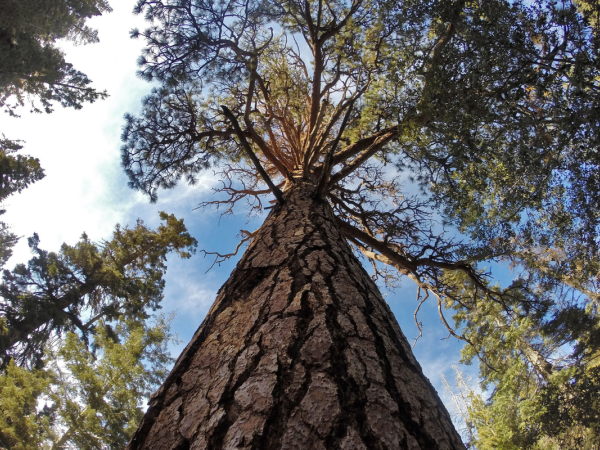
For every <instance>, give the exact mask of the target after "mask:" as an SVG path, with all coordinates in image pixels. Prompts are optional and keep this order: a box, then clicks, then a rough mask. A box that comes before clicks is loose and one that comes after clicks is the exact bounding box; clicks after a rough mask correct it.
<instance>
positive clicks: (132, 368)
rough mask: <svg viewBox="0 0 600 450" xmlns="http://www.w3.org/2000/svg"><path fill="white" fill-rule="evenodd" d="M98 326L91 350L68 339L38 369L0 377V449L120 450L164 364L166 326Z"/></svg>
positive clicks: (121, 322) (13, 368)
mask: <svg viewBox="0 0 600 450" xmlns="http://www.w3.org/2000/svg"><path fill="white" fill-rule="evenodd" d="M111 324H112V325H109V323H108V322H104V321H99V323H97V325H96V326H95V327H94V328H95V334H94V336H93V345H92V346H89V345H87V342H86V341H85V340H84V339H82V338H81V335H80V334H79V335H78V334H76V333H72V332H68V333H66V338H65V339H64V340H62V341H60V342H59V343H58V345H50V346H48V347H47V350H48V352H47V354H46V356H45V368H44V369H35V370H28V369H26V368H23V367H19V366H17V365H16V364H15V362H14V360H11V362H10V363H9V364H8V366H7V368H6V371H5V372H4V373H3V374H2V375H0V448H5V449H14V450H34V449H62V448H80V449H98V450H99V449H107V448H110V449H115V450H116V449H122V448H123V447H124V446H125V444H126V443H127V441H128V440H129V439H130V437H131V434H132V433H133V431H134V430H135V427H136V426H137V423H138V422H139V420H140V418H141V417H142V415H143V411H144V407H143V402H142V399H144V398H145V397H148V395H150V393H151V392H152V390H153V389H155V388H156V387H157V386H158V385H159V384H160V380H161V379H162V378H163V377H164V376H165V375H166V372H165V369H166V366H167V365H169V364H170V363H171V362H172V360H171V358H170V357H169V354H168V352H167V348H166V347H167V344H168V343H169V342H170V341H171V340H172V339H173V336H172V335H171V334H170V332H169V323H168V321H165V320H163V319H159V320H158V321H157V322H156V323H155V324H153V325H150V323H149V322H145V321H143V322H140V321H130V320H125V319H124V318H120V319H118V320H117V321H113V322H111Z"/></svg>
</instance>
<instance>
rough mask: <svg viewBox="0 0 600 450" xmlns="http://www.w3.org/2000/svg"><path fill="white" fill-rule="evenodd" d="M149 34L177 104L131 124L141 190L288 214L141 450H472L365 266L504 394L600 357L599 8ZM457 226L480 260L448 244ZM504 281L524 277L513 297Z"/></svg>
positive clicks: (160, 406)
mask: <svg viewBox="0 0 600 450" xmlns="http://www.w3.org/2000/svg"><path fill="white" fill-rule="evenodd" d="M137 11H138V12H140V13H142V12H143V13H145V15H146V17H147V18H148V20H150V21H151V22H152V24H151V26H150V27H149V28H148V29H147V30H144V31H134V33H133V35H134V37H141V38H144V39H145V40H146V44H147V46H146V49H145V51H144V53H143V55H142V57H141V58H140V65H141V70H140V74H141V75H142V76H143V77H145V78H147V79H149V80H154V81H156V82H159V83H161V86H160V87H157V88H155V89H154V90H153V92H152V94H151V95H150V96H148V97H147V98H146V99H145V100H144V102H143V109H142V112H141V114H140V115H139V116H137V117H134V116H127V117H126V126H125V129H124V132H123V140H124V142H125V145H124V146H123V150H122V151H123V165H124V167H125V169H126V171H127V173H128V175H129V177H130V185H131V186H132V187H133V188H136V189H140V190H142V191H144V192H146V193H147V194H148V195H149V196H150V198H151V199H152V200H155V199H156V196H157V195H158V191H159V189H160V188H171V187H173V186H174V185H175V184H176V183H177V182H178V181H179V180H181V179H182V178H183V179H185V180H186V181H187V182H189V183H192V184H193V183H194V182H195V179H196V175H197V174H198V173H199V172H200V171H201V170H204V169H207V168H208V167H211V166H216V167H219V169H220V170H221V177H222V178H221V179H222V188H221V189H220V193H221V197H217V198H215V199H214V200H212V201H208V202H206V203H205V204H204V205H203V206H210V205H212V206H225V208H226V211H230V210H231V208H233V207H234V206H235V204H236V203H238V202H240V201H243V200H244V199H245V200H247V201H249V204H250V208H252V209H254V210H260V209H263V208H265V206H266V202H269V203H270V205H269V206H268V208H271V211H270V213H269V216H268V217H267V219H266V220H265V223H264V225H263V226H262V227H261V228H260V229H259V230H257V231H255V232H253V233H245V234H244V238H243V241H244V242H247V243H248V242H249V243H250V244H249V248H248V250H247V251H246V253H245V254H244V256H243V257H242V259H241V261H240V262H239V264H238V265H237V267H236V269H235V270H234V272H233V273H232V275H231V277H230V279H229V280H228V282H227V283H226V284H225V285H224V286H223V288H222V289H221V291H220V292H219V295H218V297H217V300H216V302H215V304H214V305H213V307H212V308H211V310H210V312H209V314H208V315H207V317H206V319H205V321H204V323H203V324H202V325H201V327H200V328H199V329H198V331H197V333H196V334H195V336H194V337H193V339H192V341H191V342H190V344H189V345H188V347H187V348H186V350H185V351H184V353H183V354H182V355H181V356H180V358H179V359H178V361H177V363H176V365H175V367H174V369H173V371H172V372H171V374H170V375H169V377H168V378H167V380H166V381H165V383H164V384H163V386H162V387H161V389H160V390H159V391H158V392H157V393H156V394H155V395H154V396H153V398H152V400H151V402H150V408H149V410H148V412H147V413H146V416H145V418H144V420H143V422H142V424H141V426H140V428H139V429H138V431H137V433H136V434H135V436H134V438H133V440H132V442H131V443H130V445H129V448H130V449H142V448H159V447H160V448H170V449H175V448H215V449H217V448H248V449H250V448H255V449H258V448H260V449H280V448H281V449H282V448H315V449H317V448H318V449H323V448H326V449H330V448H331V449H333V448H336V449H337V448H369V449H371V448H372V449H385V448H388V449H391V448H440V449H441V448H461V447H462V444H461V443H460V440H459V439H458V436H457V434H456V432H455V431H454V430H453V429H452V427H451V425H450V421H449V417H448V415H447V413H446V412H445V410H444V408H443V406H442V405H441V403H440V401H439V399H438V398H437V395H436V394H435V392H434V391H433V389H432V388H431V386H430V385H429V383H428V381H427V380H426V379H425V378H424V377H423V374H422V372H421V370H420V368H419V366H418V363H416V361H414V358H413V356H412V353H411V351H410V348H409V346H408V344H407V342H406V339H405V338H404V336H403V335H402V333H401V331H400V330H399V328H398V326H397V323H396V322H395V320H394V318H393V316H392V315H391V313H390V311H389V308H388V307H387V305H386V304H385V302H384V300H383V299H382V297H381V295H380V294H379V292H378V290H377V288H376V286H375V285H374V284H373V283H372V281H371V280H370V277H369V276H368V275H367V274H366V272H365V271H364V269H363V268H362V267H361V266H360V263H359V262H358V261H357V260H356V257H355V256H354V254H353V252H352V249H354V250H357V251H360V252H361V253H362V254H363V255H364V256H366V257H367V258H368V259H369V260H370V261H371V262H372V263H373V266H374V269H375V271H376V273H377V274H378V275H381V276H383V277H384V279H385V280H386V281H388V282H389V283H391V284H394V283H395V282H396V281H397V280H398V279H399V277H402V276H406V277H408V278H410V279H412V280H413V281H414V282H416V283H417V285H418V287H419V298H420V299H421V301H426V300H428V299H429V300H433V301H437V304H438V307H439V312H440V318H441V320H442V322H443V323H444V324H445V325H446V326H447V328H448V330H449V332H450V333H451V334H452V335H454V336H456V337H459V338H461V339H463V340H465V341H466V342H467V343H468V345H469V347H468V348H469V350H468V351H470V352H472V353H473V355H475V356H478V357H479V358H480V359H481V361H482V364H483V365H484V366H485V367H488V369H489V370H490V373H492V372H493V373H501V372H499V371H501V370H503V368H506V367H508V366H510V364H512V363H511V361H516V362H518V364H520V365H521V366H522V367H523V368H524V370H525V372H526V374H527V376H528V377H529V378H528V379H529V380H533V381H536V382H537V383H538V384H537V385H538V386H543V385H546V384H548V383H550V382H551V379H552V377H553V376H554V374H555V372H558V371H560V370H562V369H563V366H561V364H560V363H559V360H558V359H557V357H556V356H557V354H556V349H558V348H559V347H560V345H559V344H561V342H562V344H565V343H571V344H573V345H576V344H577V345H579V344H581V351H583V354H588V355H593V354H595V353H596V352H597V348H598V347H597V342H596V340H595V339H593V335H594V332H592V331H593V330H594V329H597V324H598V317H597V299H598V297H597V294H598V289H597V288H598V267H600V266H599V265H598V262H599V260H598V256H599V255H598V244H599V239H598V232H599V230H600V223H599V219H598V217H599V210H600V208H599V204H598V198H597V196H596V195H595V193H596V192H597V191H598V190H599V189H598V188H600V185H599V182H600V179H599V178H598V177H597V173H598V169H599V166H600V159H599V158H598V154H599V153H598V148H599V144H600V141H599V137H600V134H599V131H600V130H599V127H600V116H599V115H598V114H599V112H598V111H600V108H598V106H599V104H600V96H599V93H600V84H599V80H600V77H599V75H600V62H599V59H598V54H599V53H598V52H599V45H600V42H599V41H598V36H599V35H598V33H597V23H598V21H597V18H598V15H597V13H598V11H597V8H595V7H594V4H592V3H589V2H583V1H582V2H576V3H572V2H562V3H560V4H558V3H556V2H553V1H546V0H539V1H536V2H520V1H515V2H507V1H501V0H484V1H480V2H464V1H431V2H428V1H414V2H413V1H410V0H409V1H402V2H396V1H393V2H388V1H385V0H356V1H352V2H338V1H326V0H314V1H310V0H308V1H295V0H290V1H287V0H286V1H254V0H242V1H235V2H227V3H219V2H213V1H210V0H158V1H147V0H140V1H139V3H138V8H137ZM398 170H403V171H405V172H407V173H409V174H410V176H411V177H412V178H413V179H414V180H415V181H416V182H417V183H419V184H420V186H421V188H422V191H423V192H422V195H416V196H411V195H410V194H408V193H407V192H406V190H405V188H404V186H403V183H402V174H401V173H399V172H398ZM436 215H437V216H436ZM439 216H442V217H443V219H444V220H445V221H446V222H447V223H448V224H450V225H454V226H456V227H457V228H458V229H459V231H461V232H462V233H464V235H465V236H466V238H467V239H465V240H464V241H462V242H461V241H460V240H451V239H449V238H447V237H446V236H447V234H445V233H444V232H443V231H441V230H440V228H439V226H437V225H436V222H435V220H434V219H435V218H436V217H439ZM229 256H230V255H217V261H220V260H223V259H224V258H227V257H229ZM488 261H510V262H511V263H513V264H515V265H516V266H518V267H519V269H520V270H522V276H521V277H520V278H519V279H518V280H516V281H515V283H514V284H513V285H512V286H510V287H505V288H501V287H498V286H495V285H494V283H492V282H491V280H490V279H489V278H490V277H489V276H488V274H486V273H484V272H483V265H484V264H485V262H488ZM561 292H567V293H570V294H571V296H572V297H573V296H574V298H576V300H574V301H573V302H571V303H569V302H565V301H563V300H564V299H565V298H566V297H565V296H563V295H561ZM466 300H468V301H466ZM445 305H446V306H448V307H451V308H455V309H456V310H457V317H456V319H457V320H458V322H459V324H460V323H463V322H466V323H467V327H466V328H465V329H464V330H460V329H459V328H457V327H454V326H452V325H451V324H449V323H448V321H447V319H446V318H445V316H444V306H445ZM482 311H485V314H483V313H482ZM569 312H575V313H576V315H577V314H579V317H583V318H584V319H585V321H587V323H591V324H593V327H592V329H591V330H588V331H585V330H583V329H582V327H578V326H577V321H574V320H566V318H567V317H568V316H569V314H568V313H569ZM490 336H493V337H497V338H498V339H499V342H500V344H496V345H495V346H494V345H490V342H491V341H490V339H491V338H490ZM540 336H543V339H542V340H541V341H540V340H538V339H540ZM502 345H505V348H499V346H500V347H502ZM577 351H579V350H577ZM572 356H573V359H577V354H575V353H574V354H573V355H572ZM511 357H512V359H511ZM592 359H593V358H592ZM590 360H591V359H588V362H589V361H590ZM494 366H496V367H494ZM530 375H533V376H534V378H532V377H531V376H530ZM484 376H486V375H485V373H484ZM535 377H537V379H535ZM489 379H490V381H491V382H492V383H495V382H497V381H498V379H497V378H496V379H494V378H493V377H492V378H489Z"/></svg>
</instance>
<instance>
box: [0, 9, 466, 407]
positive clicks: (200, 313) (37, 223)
mask: <svg viewBox="0 0 600 450" xmlns="http://www.w3.org/2000/svg"><path fill="white" fill-rule="evenodd" d="M111 3H112V7H113V9H114V11H113V12H112V13H110V14H107V15H105V16H104V17H100V18H96V19H94V20H92V21H90V25H91V26H92V27H95V28H97V29H98V30H99V35H100V43H99V44H93V45H88V46H80V47H72V46H70V45H64V50H65V52H66V54H67V60H68V61H69V62H72V63H73V64H74V65H75V67H76V68H77V69H79V70H81V71H83V72H84V73H86V74H87V75H88V76H89V77H90V78H91V79H92V80H93V81H94V86H95V87H96V88H98V89H106V90H107V91H108V93H109V95H110V97H109V98H108V99H107V100H105V101H101V102H97V103H95V104H92V105H86V106H85V107H84V108H83V109H82V110H80V111H75V110H70V109H61V108H59V107H58V108H57V109H56V111H55V112H54V113H53V114H50V115H42V114H28V113H26V112H24V111H23V112H22V117H21V118H19V119H14V118H10V117H8V116H6V115H3V116H2V117H0V120H1V123H0V131H2V132H4V133H5V134H6V137H7V138H9V139H23V140H25V141H26V144H25V149H24V150H23V152H24V153H27V154H30V155H32V156H36V157H38V158H39V159H40V160H41V163H42V166H43V167H44V168H45V170H46V178H45V179H43V180H42V181H40V182H38V183H36V184H35V185H33V186H31V187H30V188H28V189H27V190H25V191H24V192H23V193H21V194H19V195H16V196H13V197H12V198H10V199H9V200H8V201H7V202H6V204H5V207H6V209H7V213H6V215H5V216H4V217H3V220H4V221H6V222H7V223H9V224H11V225H12V227H13V231H14V232H16V233H17V234H18V235H20V236H23V237H27V236H31V235H32V234H33V232H37V233H38V234H39V236H40V238H41V247H42V248H44V249H47V250H58V249H59V247H60V244H61V243H62V242H67V243H70V244H73V243H75V242H76V241H77V240H78V238H79V236H80V235H81V233H82V232H84V231H85V232H86V233H87V234H88V236H89V237H90V238H91V239H92V240H94V241H99V240H101V239H103V238H109V237H110V235H111V232H112V230H113V227H114V225H115V224H117V223H121V224H122V225H126V224H134V223H135V220H136V219H137V218H141V219H143V220H144V221H145V222H146V223H147V224H149V225H151V226H156V225H157V224H158V214H157V213H158V211H166V212H168V213H174V214H175V215H176V216H177V217H179V218H184V220H185V223H186V225H187V226H188V229H189V230H190V232H191V233H192V235H193V236H194V237H195V238H196V239H197V240H198V242H199V248H203V249H205V250H207V251H220V252H221V253H227V252H229V251H231V250H232V249H234V248H235V245H236V243H237V234H238V233H239V230H240V229H247V230H254V229H256V228H258V227H259V226H260V224H261V222H262V218H260V217H257V218H254V219H252V220H251V221H250V223H247V217H246V214H245V212H244V211H243V210H239V211H238V214H236V215H235V216H233V217H224V218H222V219H220V220H219V214H218V213H216V212H214V211H211V210H208V209H207V210H204V211H200V210H196V211H194V208H195V207H196V206H197V205H198V204H199V203H200V202H202V201H204V200H206V199H208V198H210V197H211V196H212V195H213V192H212V187H214V186H215V185H216V179H215V178H214V176H213V173H212V171H208V172H207V173H205V174H203V175H202V176H200V179H199V183H198V184H197V185H196V186H193V187H189V186H186V185H180V186H178V187H177V188H176V189H174V190H171V191H162V192H160V193H159V198H158V202H157V203H155V204H149V202H148V199H147V198H146V197H144V196H142V195H141V194H140V193H137V192H134V191H132V190H131V189H129V188H128V187H127V179H126V176H125V175H124V173H123V171H122V169H121V167H120V154H119V148H120V145H121V142H120V134H121V128H122V126H123V124H124V120H123V115H124V114H125V113H126V112H131V113H135V112H136V111H138V110H139V108H140V101H141V99H142V97H143V96H144V95H145V94H147V93H148V92H149V91H150V88H151V86H150V85H148V84H147V83H146V82H144V81H142V80H140V79H139V78H137V77H136V75H135V72H136V70H137V66H136V59H137V57H138V56H139V54H140V50H141V48H142V45H143V42H142V41H135V40H131V39H130V38H129V30H130V29H132V28H134V27H139V28H143V27H144V21H143V18H142V17H139V16H133V15H132V14H131V11H132V9H133V6H134V3H135V1H132V0H119V1H118V2H117V1H113V2H111ZM29 256H30V255H29V252H28V248H27V245H26V239H21V242H20V243H19V244H18V246H17V248H16V249H15V255H14V257H13V258H12V260H11V261H9V263H8V267H12V266H13V265H14V264H15V263H17V262H25V261H27V260H28V259H29ZM236 262H237V259H236V260H230V261H228V262H226V263H224V264H222V265H220V266H215V267H214V268H213V269H212V270H210V271H209V272H208V273H205V272H206V271H207V269H208V268H209V267H210V265H211V264H212V259H210V258H209V257H207V258H203V256H202V255H201V254H198V255H196V256H194V257H193V258H192V259H190V260H185V261H182V260H178V259H176V258H175V257H172V258H170V259H169V271H168V273H167V277H166V280H167V286H166V291H165V300H164V302H163V311H164V312H165V313H167V314H169V313H170V312H171V311H176V317H175V319H174V322H173V330H174V331H176V332H177V333H179V337H180V339H181V340H182V341H183V343H182V344H180V345H179V346H177V347H174V348H173V353H174V356H177V355H178V354H179V352H180V351H181V349H182V348H183V346H184V345H185V344H187V342H188V341H189V339H190V338H191V336H192V334H193V333H194V331H195V330H196V328H197V327H198V326H199V325H200V323H201V322H202V320H203V318H204V316H205V314H206V312H207V311H208V309H209V308H210V305H211V304H212V302H213V300H214V298H215V296H216V292H217V290H218V289H219V287H220V286H221V285H222V284H223V283H224V282H225V280H226V279H227V277H228V276H229V274H230V272H231V270H232V269H233V267H234V265H235V263H236ZM416 292H417V290H416V286H414V284H413V283H412V282H411V281H410V280H408V279H407V280H405V281H404V282H403V285H402V287H401V288H400V289H397V290H396V291H394V292H388V291H386V290H385V289H384V290H383V294H384V295H385V298H386V300H387V302H388V303H389V305H390V306H391V308H392V311H393V312H394V314H395V315H396V318H397V319H398V322H399V323H400V326H401V328H402V330H403V331H404V334H405V335H406V337H407V338H408V339H409V340H411V339H413V338H414V337H416V336H417V335H418V331H417V329H416V327H415V325H414V321H413V312H414V310H415V307H416V305H417V302H416ZM448 318H449V316H448ZM420 320H421V321H422V323H423V337H422V338H421V339H420V340H419V342H418V344H417V346H416V347H415V355H416V357H417V359H418V360H419V362H420V363H421V365H422V367H423V369H424V371H425V373H426V375H427V376H428V377H429V379H430V380H431V382H432V383H433V385H434V386H435V387H436V388H437V389H438V392H440V394H441V395H442V397H444V396H443V392H442V383H441V376H440V375H441V373H444V374H445V375H446V377H447V378H448V380H453V379H454V373H453V370H452V368H451V366H452V364H457V363H458V360H459V358H460V348H461V347H462V344H461V343H460V342H458V341H457V340H455V339H453V338H450V339H444V338H445V337H446V336H447V332H446V331H445V329H444V327H443V326H442V324H441V323H440V320H439V318H438V315H437V305H436V304H435V303H434V301H432V300H431V299H430V300H429V301H428V302H426V303H425V304H424V305H423V306H422V307H421V311H420ZM466 370H467V371H468V372H469V373H471V374H472V375H476V373H477V368H476V367H470V368H467V369H466ZM444 400H445V401H446V403H447V404H449V402H448V399H446V398H444Z"/></svg>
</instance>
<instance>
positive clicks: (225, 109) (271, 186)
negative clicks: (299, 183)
mask: <svg viewBox="0 0 600 450" xmlns="http://www.w3.org/2000/svg"><path fill="white" fill-rule="evenodd" d="M221 108H222V109H223V112H224V113H225V116H226V117H227V118H228V119H229V120H230V121H231V124H232V125H233V128H234V130H235V132H236V134H237V136H238V139H239V140H240V141H241V143H242V147H244V150H246V154H247V155H248V158H250V160H251V161H252V162H253V163H254V167H256V170H257V171H258V173H259V174H260V176H261V177H262V179H263V180H265V183H267V186H269V189H271V192H273V195H275V198H276V199H277V201H278V202H279V203H280V204H281V203H283V194H282V192H281V190H280V189H279V188H278V187H277V186H275V185H274V184H273V181H271V178H270V177H269V175H268V174H267V172H265V169H263V167H262V166H261V164H260V161H259V160H258V158H257V157H256V155H255V154H254V152H253V151H252V148H251V147H250V144H249V143H248V141H247V140H246V137H245V136H244V132H243V131H242V129H241V128H240V124H239V123H238V121H237V119H236V118H235V116H234V115H233V113H232V112H231V110H230V109H229V108H228V107H227V106H225V105H221Z"/></svg>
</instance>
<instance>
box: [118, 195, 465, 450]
mask: <svg viewBox="0 0 600 450" xmlns="http://www.w3.org/2000/svg"><path fill="white" fill-rule="evenodd" d="M313 192H314V187H313V186H310V185H308V184H302V183H297V184H295V185H293V186H292V187H291V188H290V189H289V190H288V191H287V192H286V193H285V194H284V198H285V203H284V204H283V205H277V206H276V208H274V209H273V211H272V212H271V213H270V215H269V217H268V218H267V220H266V221H265V223H264V225H263V226H262V228H261V229H260V230H259V232H258V233H257V235H256V237H255V239H254V241H253V242H252V244H251V245H250V247H249V248H248V250H247V251H246V253H245V254H244V256H243V257H242V259H241V261H240V262H239V264H238V265H237V267H236V269H235V270H234V271H233V273H232V274H231V277H230V278H229V280H228V281H227V282H226V283H225V285H224V286H223V287H222V288H221V290H220V291H219V295H218V297H217V299H216V301H215V303H214V305H213V306H212V308H211V310H210V311H209V313H208V315H207V316H206V319H205V320H204V323H203V324H202V325H201V326H200V328H199V329H198V331H197V332H196V334H195V335H194V337H193V338H192V341H191V342H190V343H189V344H188V346H187V347H186V349H185V350H184V352H183V353H182V355H181V356H180V357H179V359H178V360H177V362H176V364H175V367H174V368H173V370H172V372H171V374H170V375H169V377H168V378H167V380H166V381H165V383H164V384H163V386H162V387H161V388H160V389H159V390H158V392H156V393H155V394H154V395H153V396H152V398H151V401H150V407H149V409H148V411H147V413H146V416H145V417H144V419H143V421H142V423H141V424H140V427H139V428H138V430H137V432H136V434H135V435H134V437H133V439H132V441H131V443H130V444H129V446H128V448H129V449H130V450H134V449H136V450H138V449H154V450H158V449H165V450H166V449H173V450H175V449H177V450H183V449H205V448H206V449H233V448H244V449H260V450H270V449H298V450H308V449H348V450H350V449H352V450H354V449H388V450H395V449H428V450H430V449H464V446H463V445H462V443H461V440H460V438H459V436H458V434H457V433H456V431H455V430H454V428H453V426H452V423H451V421H450V417H449V415H448V413H447V412H446V409H445V408H444V406H443V404H442V403H441V401H440V400H439V398H438V396H437V394H436V392H435V390H434V389H433V387H432V386H431V384H430V383H429V381H428V380H427V379H426V378H425V376H424V375H423V372H422V370H421V367H420V366H419V364H418V363H417V361H416V360H415V358H414V356H413V354H412V352H411V350H410V346H409V345H408V342H407V340H406V338H405V337H404V335H403V334H402V332H401V331H400V327H399V326H398V324H397V322H396V320H395V318H394V316H393V314H392V312H391V311H390V309H389V307H388V305H387V304H386V302H385V301H384V300H383V298H382V296H381V294H380V293H379V290H378V289H377V286H376V285H375V284H374V283H373V281H372V280H371V278H370V277H369V275H368V274H367V273H366V271H365V270H364V269H363V268H362V266H361V264H360V263H359V261H358V260H357V258H356V257H355V256H354V254H353V253H352V250H351V248H350V247H349V245H348V244H347V243H346V241H345V240H344V238H343V237H342V234H341V233H340V232H339V230H338V229H337V227H336V225H335V220H334V216H333V212H332V210H331V208H330V207H329V205H328V204H327V203H325V202H322V201H319V200H315V199H314V198H313V195H312V193H313Z"/></svg>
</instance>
